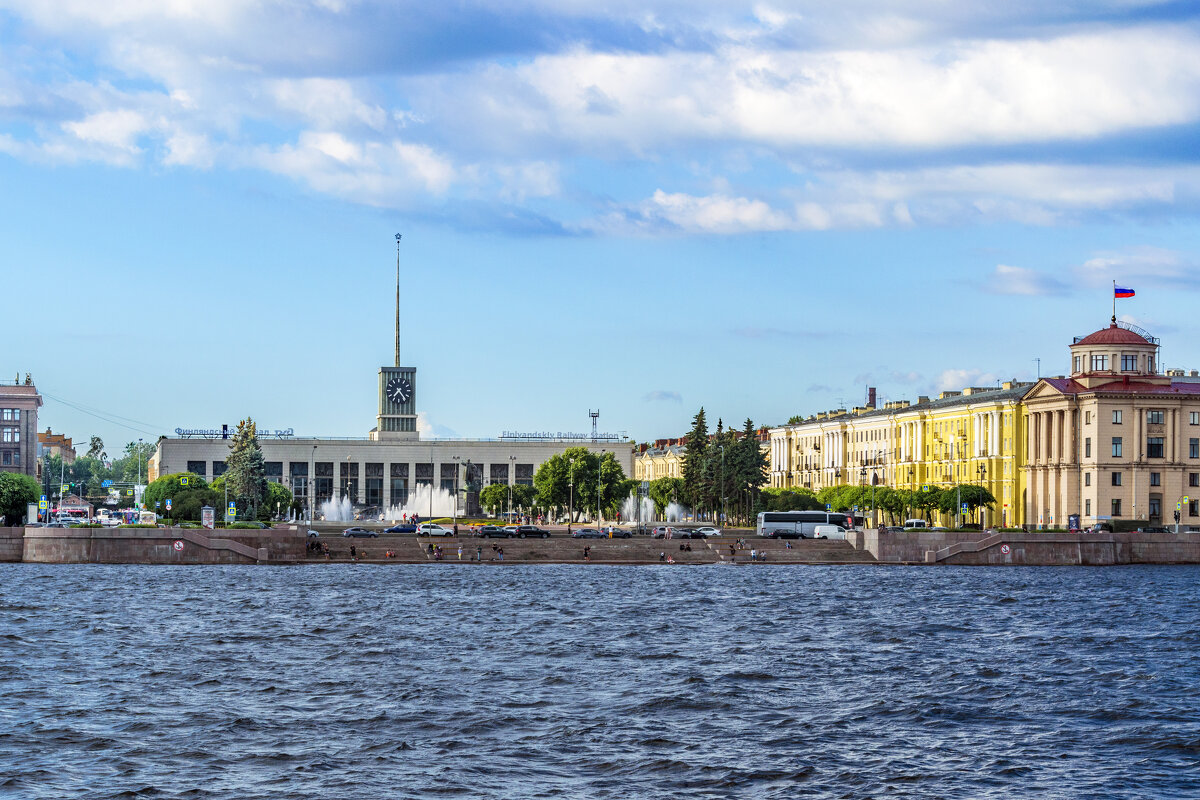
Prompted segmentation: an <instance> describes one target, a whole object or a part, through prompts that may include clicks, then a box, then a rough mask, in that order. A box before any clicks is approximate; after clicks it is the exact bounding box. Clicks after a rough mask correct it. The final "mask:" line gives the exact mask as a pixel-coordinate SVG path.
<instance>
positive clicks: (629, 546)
mask: <svg viewBox="0 0 1200 800" xmlns="http://www.w3.org/2000/svg"><path fill="white" fill-rule="evenodd" d="M736 538H737V537H721V538H712V539H684V540H680V539H651V538H650V537H648V536H635V537H633V538H630V539H572V538H570V537H568V536H566V535H565V534H557V535H554V536H551V537H550V538H548V539H479V538H476V537H474V536H460V537H457V538H455V537H446V538H438V537H434V538H426V537H420V538H418V537H415V536H412V535H403V534H401V535H395V536H389V535H386V534H385V535H382V536H380V537H379V538H370V539H344V538H342V537H340V536H326V535H324V534H323V535H322V536H321V537H320V541H321V542H322V543H323V544H324V545H326V546H327V547H328V548H329V560H331V561H347V560H349V558H350V548H351V547H354V550H355V554H356V557H357V559H358V560H364V561H370V562H380V563H404V564H424V563H432V562H435V561H436V558H435V556H433V555H431V554H430V552H429V546H430V545H431V544H432V545H433V546H434V547H437V546H441V548H442V562H444V563H458V562H459V555H458V549H459V547H460V546H461V547H462V561H463V563H467V562H474V560H475V559H476V557H477V556H478V557H480V558H481V559H482V562H483V563H484V564H496V565H499V564H501V563H503V564H582V563H585V561H584V548H585V547H586V548H589V552H590V555H589V561H588V562H586V563H592V564H658V563H660V562H661V561H665V560H666V558H667V556H670V557H671V558H672V559H673V560H674V562H675V563H677V564H739V565H740V564H751V563H763V564H863V563H867V564H869V563H874V561H875V559H874V557H873V556H871V555H870V554H869V553H866V552H864V551H861V550H855V549H854V548H853V547H852V546H851V545H850V543H849V542H844V541H813V540H811V539H809V540H802V541H795V542H790V543H784V542H781V541H773V540H764V539H759V538H757V537H754V536H747V537H745V538H746V547H745V549H735V550H734V552H732V553H731V552H730V550H729V546H730V545H731V544H733V543H734V541H735V540H736ZM787 544H791V547H790V548H789V547H788V546H787ZM680 545H683V546H684V547H685V548H686V547H689V546H690V547H691V550H690V551H688V550H687V549H684V550H680V549H679V548H680ZM501 549H503V551H504V559H503V561H501V559H500V550H501ZM752 549H753V550H754V551H755V554H756V555H757V556H758V559H759V560H758V561H757V562H755V561H752V560H751V550H752ZM388 552H391V553H392V554H393V556H392V557H387V556H386V555H385V554H386V553H388ZM309 559H310V560H311V561H325V560H326V557H325V555H324V554H322V553H312V554H310V556H309Z"/></svg>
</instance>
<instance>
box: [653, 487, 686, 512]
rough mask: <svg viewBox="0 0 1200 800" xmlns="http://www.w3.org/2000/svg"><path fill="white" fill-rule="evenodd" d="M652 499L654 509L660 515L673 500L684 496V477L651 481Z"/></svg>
mask: <svg viewBox="0 0 1200 800" xmlns="http://www.w3.org/2000/svg"><path fill="white" fill-rule="evenodd" d="M649 492H650V499H651V500H653V501H654V510H655V511H656V512H657V513H658V515H659V517H661V516H662V513H663V512H664V511H666V510H667V506H669V505H670V504H671V503H673V502H677V501H678V500H679V498H681V497H683V493H684V492H683V478H659V479H657V480H653V481H650V489H649Z"/></svg>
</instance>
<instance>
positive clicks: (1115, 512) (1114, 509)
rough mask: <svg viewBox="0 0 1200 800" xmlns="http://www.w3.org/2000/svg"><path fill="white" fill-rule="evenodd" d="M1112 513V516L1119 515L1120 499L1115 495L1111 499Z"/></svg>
mask: <svg viewBox="0 0 1200 800" xmlns="http://www.w3.org/2000/svg"><path fill="white" fill-rule="evenodd" d="M1112 515H1113V516H1114V517H1119V516H1121V501H1120V500H1119V499H1118V498H1115V497H1114V498H1113V501H1112Z"/></svg>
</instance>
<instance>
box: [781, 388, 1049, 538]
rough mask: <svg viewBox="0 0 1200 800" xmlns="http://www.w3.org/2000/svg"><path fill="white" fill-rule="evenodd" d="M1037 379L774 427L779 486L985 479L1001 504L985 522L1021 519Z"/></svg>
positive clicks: (915, 485)
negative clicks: (1030, 395) (1028, 411)
mask: <svg viewBox="0 0 1200 800" xmlns="http://www.w3.org/2000/svg"><path fill="white" fill-rule="evenodd" d="M1030 385H1031V384H1028V383H1005V384H1003V385H1001V386H1000V387H996V388H991V387H969V388H966V389H963V390H962V391H960V392H943V393H942V394H941V395H939V396H938V397H937V398H934V399H930V398H928V397H921V398H920V399H919V400H918V402H917V403H916V404H910V403H909V402H907V401H901V402H896V403H887V404H885V405H884V406H883V407H882V408H871V407H862V408H855V409H851V410H849V411H846V410H837V411H830V412H825V413H822V414H817V415H815V416H812V417H810V418H809V419H807V420H804V421H803V422H800V423H796V424H793V425H784V426H781V427H778V428H772V429H771V431H770V437H771V438H770V450H769V453H770V461H771V474H770V482H771V485H772V486H777V487H804V488H808V489H812V490H813V491H819V490H821V489H823V488H825V487H827V486H837V485H861V486H871V485H876V486H890V487H892V488H896V489H911V490H919V489H921V488H922V487H923V486H936V487H939V488H944V487H947V486H953V485H955V484H976V485H980V486H984V487H986V488H987V489H988V490H989V491H991V493H992V494H993V495H994V496H995V497H996V507H995V508H994V509H993V510H991V511H984V512H981V518H980V519H979V520H977V521H978V522H980V523H982V524H984V525H1001V526H1013V525H1021V524H1023V523H1024V522H1025V518H1024V513H1023V510H1022V507H1021V503H1020V498H1021V497H1022V491H1023V483H1022V479H1023V477H1022V476H1023V473H1022V471H1021V468H1020V467H1021V463H1022V462H1021V450H1022V444H1023V442H1024V416H1023V410H1022V407H1021V398H1022V397H1023V396H1024V394H1025V393H1026V392H1027V391H1028V390H1029V387H1030ZM935 522H938V523H945V524H950V523H951V522H952V520H951V519H946V520H940V519H935Z"/></svg>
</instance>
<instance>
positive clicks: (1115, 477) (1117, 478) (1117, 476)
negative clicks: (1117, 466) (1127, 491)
mask: <svg viewBox="0 0 1200 800" xmlns="http://www.w3.org/2000/svg"><path fill="white" fill-rule="evenodd" d="M1112 485H1113V486H1120V485H1121V473H1119V472H1114V473H1113V474H1112Z"/></svg>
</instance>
